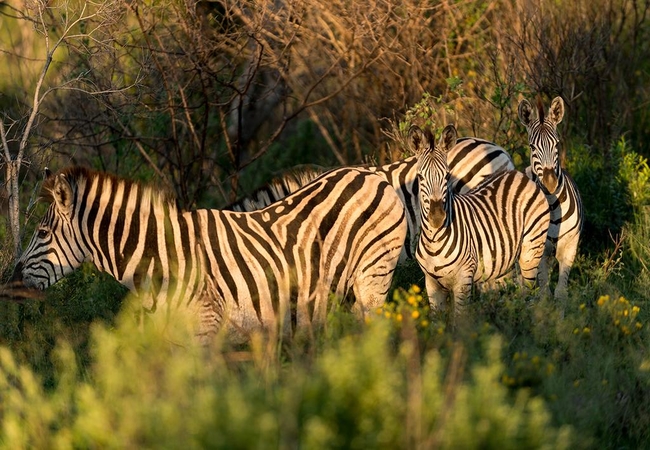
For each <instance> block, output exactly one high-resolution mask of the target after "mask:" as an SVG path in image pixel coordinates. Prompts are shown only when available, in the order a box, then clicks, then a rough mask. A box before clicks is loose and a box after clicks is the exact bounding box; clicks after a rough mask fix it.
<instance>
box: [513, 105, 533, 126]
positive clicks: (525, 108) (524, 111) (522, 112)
mask: <svg viewBox="0 0 650 450" xmlns="http://www.w3.org/2000/svg"><path fill="white" fill-rule="evenodd" d="M517 114H519V120H521V123H523V124H524V126H525V127H526V128H528V127H529V126H530V124H531V123H532V122H533V106H532V105H531V104H530V102H529V101H528V100H526V99H523V100H522V101H521V102H519V108H517Z"/></svg>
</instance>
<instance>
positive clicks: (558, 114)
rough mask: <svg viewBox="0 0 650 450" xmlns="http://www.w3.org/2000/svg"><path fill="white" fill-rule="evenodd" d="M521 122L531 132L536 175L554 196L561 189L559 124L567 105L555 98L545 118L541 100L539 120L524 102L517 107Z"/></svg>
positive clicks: (539, 101)
mask: <svg viewBox="0 0 650 450" xmlns="http://www.w3.org/2000/svg"><path fill="white" fill-rule="evenodd" d="M518 114H519V120H521V123H523V124H524V126H525V127H526V130H527V131H528V144H529V145H530V164H531V166H532V170H533V173H534V174H535V176H536V177H537V178H538V179H539V180H541V182H542V185H543V186H544V188H545V189H546V190H547V191H548V193H550V194H552V193H554V192H555V191H556V189H557V187H558V179H559V177H560V171H561V168H560V158H559V152H558V144H559V142H560V138H559V137H558V134H557V125H558V124H559V123H560V122H561V121H562V117H563V116H564V102H563V101H562V98H561V97H555V98H554V99H553V101H552V102H551V107H550V108H549V110H548V115H546V116H544V107H543V105H542V102H541V100H540V99H538V101H537V117H533V115H534V114H533V107H532V106H531V104H530V102H529V101H528V100H526V99H523V100H522V101H521V103H519V108H518Z"/></svg>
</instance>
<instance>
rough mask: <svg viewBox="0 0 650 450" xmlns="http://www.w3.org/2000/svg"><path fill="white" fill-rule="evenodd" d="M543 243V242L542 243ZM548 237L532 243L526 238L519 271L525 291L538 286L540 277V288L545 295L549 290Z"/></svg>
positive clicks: (540, 237) (541, 237) (544, 236)
mask: <svg viewBox="0 0 650 450" xmlns="http://www.w3.org/2000/svg"><path fill="white" fill-rule="evenodd" d="M540 241H541V242H540ZM547 248H548V245H547V242H546V235H545V234H544V235H543V236H539V237H538V239H537V240H535V241H530V240H527V239H526V238H524V242H523V243H522V246H521V254H520V255H519V269H520V270H521V285H522V288H523V289H525V290H530V289H532V288H534V287H535V286H536V285H537V279H538V275H539V286H540V288H541V290H542V293H543V295H546V293H547V292H550V290H549V276H548V275H549V265H548V257H547V255H546V249H547Z"/></svg>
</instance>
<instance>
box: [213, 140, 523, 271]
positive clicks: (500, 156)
mask: <svg viewBox="0 0 650 450" xmlns="http://www.w3.org/2000/svg"><path fill="white" fill-rule="evenodd" d="M448 163H449V167H450V183H451V188H452V189H453V190H454V192H457V193H464V192H467V191H468V190H470V189H472V188H474V187H476V186H477V185H478V184H479V183H481V182H482V181H483V180H484V179H485V178H486V177H488V176H490V175H491V174H493V173H495V172H499V171H501V170H512V169H514V168H515V166H514V164H513V162H512V159H511V158H510V155H509V154H508V153H507V152H506V151H505V150H504V149H503V148H501V147H499V146H498V145H496V144H493V143H491V142H489V141H486V140H483V139H478V138H471V137H464V138H461V139H458V140H457V142H456V145H455V146H454V147H453V148H452V149H451V150H450V151H449V154H448ZM367 168H368V170H370V171H373V172H377V173H378V174H380V175H382V176H383V177H384V178H385V179H386V180H387V181H388V182H389V183H390V184H391V185H392V186H393V188H395V190H396V191H397V194H398V195H399V197H400V199H401V200H402V203H403V204H404V208H405V210H406V219H407V223H408V235H407V239H406V242H407V245H405V246H404V251H403V253H402V255H401V260H405V259H407V258H408V259H412V258H413V257H414V255H415V248H416V246H417V240H418V235H419V234H420V204H419V197H418V182H417V158H416V157H415V156H411V157H408V158H405V159H402V160H399V161H396V162H393V163H390V164H385V165H382V166H374V167H367ZM324 171H325V169H323V168H319V167H318V166H308V167H301V168H296V169H293V170H290V171H287V172H286V173H284V174H283V175H281V176H280V177H277V178H275V179H274V180H272V181H271V182H270V183H269V184H267V185H266V186H263V187H261V188H260V189H258V190H256V191H255V192H254V193H253V194H251V195H250V196H247V197H244V198H242V199H240V200H238V201H237V202H235V203H233V204H232V205H229V206H226V208H225V209H229V210H233V211H254V210H256V209H259V208H263V207H265V206H267V205H269V204H270V203H272V202H274V201H277V200H280V199H281V198H283V197H284V196H286V195H287V194H288V193H289V192H293V191H295V190H296V189H298V188H299V187H301V186H303V185H304V184H306V183H308V182H309V181H311V180H313V179H314V178H316V177H317V176H319V175H320V174H321V173H323V172H324Z"/></svg>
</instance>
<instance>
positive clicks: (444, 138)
mask: <svg viewBox="0 0 650 450" xmlns="http://www.w3.org/2000/svg"><path fill="white" fill-rule="evenodd" d="M457 139H458V132H457V131H456V127H455V126H454V125H453V124H452V125H447V126H446V127H445V128H444V129H443V130H442V134H441V135H440V142H439V143H438V148H439V149H440V150H441V151H442V152H444V153H449V150H451V149H452V148H453V146H454V145H456V140H457Z"/></svg>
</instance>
